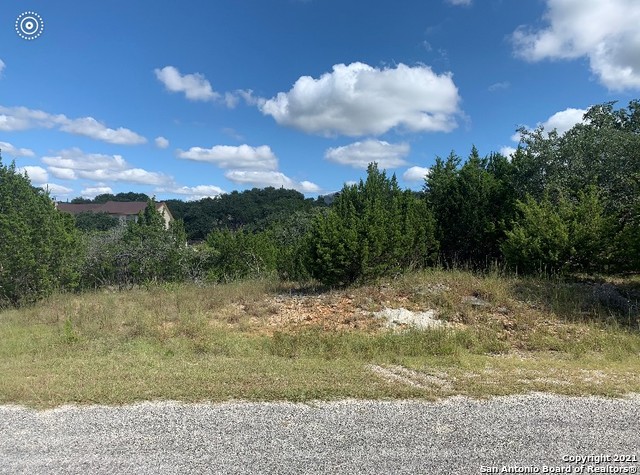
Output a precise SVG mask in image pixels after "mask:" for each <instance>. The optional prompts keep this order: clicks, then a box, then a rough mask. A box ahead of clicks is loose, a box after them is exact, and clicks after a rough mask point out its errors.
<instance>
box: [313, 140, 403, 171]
mask: <svg viewBox="0 0 640 475" xmlns="http://www.w3.org/2000/svg"><path fill="white" fill-rule="evenodd" d="M409 149H410V147H409V144H406V143H400V144H390V143H389V142H384V141H381V140H372V139H369V140H365V141H363V142H355V143H352V144H350V145H345V146H343V147H337V148H330V149H329V150H327V152H326V153H325V155H324V156H325V158H326V159H327V160H330V161H332V162H336V163H340V164H341V165H350V166H352V167H353V168H360V169H363V170H366V168H367V166H368V165H369V163H371V162H377V163H378V167H379V168H383V169H386V168H397V167H400V166H402V165H404V164H405V163H406V162H405V161H404V159H403V158H404V157H406V156H407V155H408V154H409Z"/></svg>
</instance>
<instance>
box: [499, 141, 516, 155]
mask: <svg viewBox="0 0 640 475" xmlns="http://www.w3.org/2000/svg"><path fill="white" fill-rule="evenodd" d="M518 140H519V139H518ZM516 151H517V149H515V148H513V147H509V146H504V147H500V150H499V152H500V155H502V156H505V157H507V158H511V157H512V156H513V154H514V153H516Z"/></svg>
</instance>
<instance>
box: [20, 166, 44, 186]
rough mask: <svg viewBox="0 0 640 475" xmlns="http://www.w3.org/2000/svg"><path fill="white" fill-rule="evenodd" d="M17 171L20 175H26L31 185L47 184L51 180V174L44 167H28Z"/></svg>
mask: <svg viewBox="0 0 640 475" xmlns="http://www.w3.org/2000/svg"><path fill="white" fill-rule="evenodd" d="M17 170H18V173H20V174H24V173H26V174H27V176H28V177H29V179H30V180H31V183H38V184H40V183H46V182H47V181H48V180H49V174H48V173H47V170H45V169H44V168H42V167H38V166H26V167H19V168H18V169H17Z"/></svg>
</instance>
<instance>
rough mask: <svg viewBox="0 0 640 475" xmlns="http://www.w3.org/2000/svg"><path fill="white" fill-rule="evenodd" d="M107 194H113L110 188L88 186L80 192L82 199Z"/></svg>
mask: <svg viewBox="0 0 640 475" xmlns="http://www.w3.org/2000/svg"><path fill="white" fill-rule="evenodd" d="M107 193H109V194H113V190H112V189H111V187H110V186H89V187H87V188H85V189H84V190H82V191H81V192H80V194H81V195H82V197H83V198H87V199H92V198H95V197H96V196H98V195H104V194H107Z"/></svg>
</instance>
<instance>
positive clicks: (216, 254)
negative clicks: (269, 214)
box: [207, 230, 277, 282]
mask: <svg viewBox="0 0 640 475" xmlns="http://www.w3.org/2000/svg"><path fill="white" fill-rule="evenodd" d="M207 245H208V246H209V248H210V250H211V253H212V260H211V263H210V269H209V273H208V276H209V278H210V279H212V280H215V281H217V282H230V281H233V280H237V279H243V278H255V277H263V276H265V275H269V274H271V273H273V272H274V271H275V269H276V253H277V251H276V247H275V246H274V244H273V242H272V240H271V239H270V237H269V235H268V234H267V233H265V232H262V233H255V234H254V233H250V232H247V231H243V230H240V231H229V230H223V231H213V232H212V233H211V234H209V235H208V236H207Z"/></svg>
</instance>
